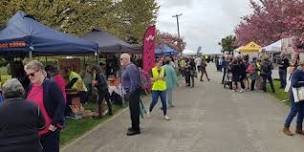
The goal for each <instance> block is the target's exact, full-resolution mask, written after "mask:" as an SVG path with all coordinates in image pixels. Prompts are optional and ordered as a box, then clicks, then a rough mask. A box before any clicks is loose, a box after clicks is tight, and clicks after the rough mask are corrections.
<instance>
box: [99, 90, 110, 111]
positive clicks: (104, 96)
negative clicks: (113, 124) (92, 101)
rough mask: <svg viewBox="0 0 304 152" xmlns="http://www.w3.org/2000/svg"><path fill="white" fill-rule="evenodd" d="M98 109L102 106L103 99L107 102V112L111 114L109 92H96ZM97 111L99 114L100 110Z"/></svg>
mask: <svg viewBox="0 0 304 152" xmlns="http://www.w3.org/2000/svg"><path fill="white" fill-rule="evenodd" d="M98 96H99V97H98V102H97V103H98V106H99V107H98V108H101V107H100V105H102V103H103V101H104V99H105V100H106V102H107V106H108V110H109V113H110V114H112V103H111V100H110V93H109V90H105V91H99V92H98ZM98 111H99V114H100V112H101V109H99V110H98Z"/></svg>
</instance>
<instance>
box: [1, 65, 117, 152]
mask: <svg viewBox="0 0 304 152" xmlns="http://www.w3.org/2000/svg"><path fill="white" fill-rule="evenodd" d="M61 70H62V71H63V72H64V73H65V74H66V75H63V74H62V72H59V68H58V67H55V66H53V65H48V66H44V65H43V64H42V63H41V62H39V61H37V60H32V61H29V62H28V63H26V64H25V66H24V68H23V69H21V70H20V71H19V72H20V73H22V72H24V73H25V76H26V78H24V77H19V79H17V78H13V79H11V80H8V81H7V82H6V83H5V84H4V85H3V87H2V93H3V94H2V95H3V97H4V101H3V102H2V103H1V105H0V120H1V122H0V151H1V152H18V151H31V152H42V151H43V152H59V145H60V142H59V137H60V132H61V130H62V129H63V128H64V126H65V124H64V121H65V119H66V116H67V115H68V113H69V112H71V111H70V110H69V109H70V108H71V107H70V106H69V105H70V104H71V103H68V102H71V101H70V99H69V96H68V95H67V92H66V91H67V90H74V91H76V92H77V95H78V96H80V101H81V103H83V104H85V103H86V102H87V101H88V98H89V96H88V88H91V90H92V89H96V90H97V94H98V100H97V107H98V108H97V117H102V116H103V113H102V109H101V105H102V103H103V102H104V99H105V101H106V103H107V106H108V114H109V115H112V106H111V105H112V103H111V101H110V97H109V91H108V83H107V80H106V78H105V76H104V73H103V70H102V68H101V66H100V65H93V66H91V67H90V70H88V71H90V72H89V73H90V74H89V76H90V77H91V82H90V84H91V86H87V85H86V84H85V83H84V81H83V77H82V76H81V75H80V74H78V73H77V72H76V71H75V70H73V69H72V68H66V69H61ZM65 77H67V78H66V79H65ZM21 78H22V79H21ZM25 79H27V80H28V81H29V83H21V81H22V80H25ZM66 80H68V81H67V83H66ZM25 84H27V85H25ZM67 111H68V113H67ZM8 118H9V119H8Z"/></svg>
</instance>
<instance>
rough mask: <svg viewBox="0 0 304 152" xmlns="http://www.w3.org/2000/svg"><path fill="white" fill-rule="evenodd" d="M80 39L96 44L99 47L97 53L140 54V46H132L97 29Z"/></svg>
mask: <svg viewBox="0 0 304 152" xmlns="http://www.w3.org/2000/svg"><path fill="white" fill-rule="evenodd" d="M82 38H83V39H86V40H89V41H92V42H96V43H97V44H98V46H99V49H98V50H99V53H121V52H130V53H140V52H141V51H142V47H141V46H132V45H131V44H129V43H126V42H124V41H123V40H121V39H119V38H117V37H115V36H114V35H112V34H110V33H108V32H105V31H103V30H99V29H93V30H92V32H89V33H87V34H85V35H84V36H83V37H82Z"/></svg>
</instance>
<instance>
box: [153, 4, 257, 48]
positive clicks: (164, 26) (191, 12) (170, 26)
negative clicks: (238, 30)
mask: <svg viewBox="0 0 304 152" xmlns="http://www.w3.org/2000/svg"><path fill="white" fill-rule="evenodd" d="M158 2H159V5H160V10H159V13H158V18H157V24H156V25H157V28H158V29H159V30H160V31H161V32H169V33H172V34H174V35H177V26H176V18H173V17H172V16H173V15H175V14H180V13H182V16H181V17H180V18H179V23H180V35H181V37H183V38H184V40H185V41H186V43H187V46H186V49H187V50H192V51H195V52H196V50H197V48H198V47H199V46H202V52H203V53H213V52H219V51H220V49H221V48H220V46H218V42H219V41H220V40H221V38H223V37H225V36H227V35H229V34H233V31H234V28H235V26H236V25H237V24H238V23H239V22H240V21H241V19H240V18H241V17H242V16H244V15H248V14H250V12H251V9H250V7H249V0H158Z"/></svg>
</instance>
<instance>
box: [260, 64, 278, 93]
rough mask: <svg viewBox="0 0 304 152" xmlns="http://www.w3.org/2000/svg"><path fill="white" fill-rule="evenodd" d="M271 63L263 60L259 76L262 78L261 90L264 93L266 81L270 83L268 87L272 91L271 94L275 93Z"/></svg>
mask: <svg viewBox="0 0 304 152" xmlns="http://www.w3.org/2000/svg"><path fill="white" fill-rule="evenodd" d="M272 69H273V66H272V63H271V62H270V61H269V59H268V58H266V59H264V61H263V63H262V66H261V76H262V78H263V90H264V92H266V83H267V80H268V81H269V83H270V87H271V89H272V92H275V89H274V86H273V81H272Z"/></svg>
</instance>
